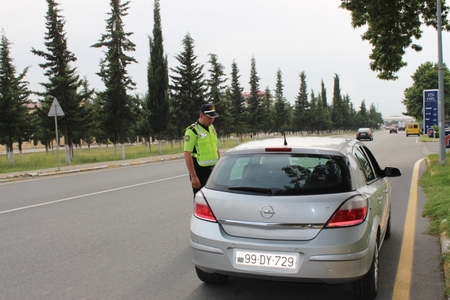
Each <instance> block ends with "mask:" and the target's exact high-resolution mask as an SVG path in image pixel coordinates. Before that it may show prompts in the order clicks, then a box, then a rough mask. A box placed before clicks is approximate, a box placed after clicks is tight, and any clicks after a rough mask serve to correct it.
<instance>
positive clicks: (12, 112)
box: [0, 31, 31, 165]
mask: <svg viewBox="0 0 450 300" xmlns="http://www.w3.org/2000/svg"><path fill="white" fill-rule="evenodd" d="M10 45H11V43H10V42H9V40H8V39H7V38H6V36H5V33H4V32H3V31H2V36H1V43H0V140H1V141H2V144H3V143H4V144H5V145H6V152H7V154H8V158H9V163H10V164H11V165H14V149H13V145H14V142H18V143H19V150H20V152H21V154H22V151H21V150H22V148H21V146H22V142H23V141H24V140H25V139H29V138H30V136H31V132H30V131H31V122H30V118H29V117H28V107H27V106H26V105H27V104H28V103H29V99H28V97H29V95H30V93H31V92H30V90H29V89H28V82H27V81H25V80H24V78H25V76H26V74H27V72H28V67H27V68H25V69H24V70H23V71H22V73H20V74H16V67H15V66H14V65H13V59H12V58H11V55H10Z"/></svg>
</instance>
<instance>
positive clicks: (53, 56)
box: [31, 0, 85, 165]
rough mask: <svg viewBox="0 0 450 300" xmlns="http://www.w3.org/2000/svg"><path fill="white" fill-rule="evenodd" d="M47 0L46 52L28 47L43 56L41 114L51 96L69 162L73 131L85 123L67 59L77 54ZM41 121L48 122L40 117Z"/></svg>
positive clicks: (52, 3) (55, 9)
mask: <svg viewBox="0 0 450 300" xmlns="http://www.w3.org/2000/svg"><path fill="white" fill-rule="evenodd" d="M47 4H48V10H47V14H46V28H47V33H46V35H45V38H44V39H45V43H44V45H45V46H46V47H47V52H45V51H41V50H36V49H34V48H32V50H31V52H32V53H33V54H35V55H38V56H41V57H43V58H44V59H45V60H46V62H45V63H42V64H39V66H40V67H41V68H42V69H44V70H45V73H44V74H45V75H46V76H47V77H48V80H49V82H47V83H41V85H42V86H43V87H44V88H45V91H44V92H42V93H38V95H40V96H43V99H42V100H41V103H42V110H43V113H42V114H41V116H42V117H45V112H48V110H49V108H50V105H51V103H52V102H53V100H54V99H55V98H56V99H57V100H58V103H59V104H60V105H61V108H62V110H63V112H64V116H62V117H58V127H59V128H61V129H62V130H61V131H62V133H63V136H64V146H65V154H66V164H67V165H69V164H70V160H71V157H72V156H73V147H72V140H73V138H74V132H75V131H77V130H78V129H79V128H80V127H81V126H83V124H85V119H84V118H85V112H84V110H83V105H81V103H82V99H81V98H80V96H79V95H78V94H77V90H78V88H79V87H80V86H81V85H82V81H81V80H80V78H79V76H78V75H76V68H72V67H71V66H70V63H72V62H75V61H76V60H77V58H76V56H75V55H74V54H73V53H72V52H70V51H69V50H68V47H67V38H66V33H65V31H64V25H65V20H64V18H63V17H62V16H61V15H60V12H61V10H60V9H59V8H58V6H59V4H58V3H56V2H55V1H54V0H47ZM47 118H48V116H47ZM42 124H49V123H48V122H47V121H45V120H43V121H42ZM57 142H59V141H57Z"/></svg>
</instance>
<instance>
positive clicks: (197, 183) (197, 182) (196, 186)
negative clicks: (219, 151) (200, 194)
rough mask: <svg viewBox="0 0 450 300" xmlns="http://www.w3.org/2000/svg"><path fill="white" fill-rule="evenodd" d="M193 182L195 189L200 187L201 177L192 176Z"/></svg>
mask: <svg viewBox="0 0 450 300" xmlns="http://www.w3.org/2000/svg"><path fill="white" fill-rule="evenodd" d="M191 184H192V187H193V188H194V189H199V188H200V187H201V183H200V179H198V177H197V176H195V177H192V178H191Z"/></svg>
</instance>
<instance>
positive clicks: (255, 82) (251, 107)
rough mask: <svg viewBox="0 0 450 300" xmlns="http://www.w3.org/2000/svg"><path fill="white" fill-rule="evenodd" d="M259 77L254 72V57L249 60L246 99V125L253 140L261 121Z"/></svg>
mask: <svg viewBox="0 0 450 300" xmlns="http://www.w3.org/2000/svg"><path fill="white" fill-rule="evenodd" d="M259 79H260V78H259V76H258V72H257V71H256V60H255V57H252V59H251V68H250V81H249V85H250V97H248V98H247V112H248V118H247V119H248V125H249V127H250V130H251V133H252V134H253V138H254V139H256V134H257V133H258V130H259V129H260V127H259V125H260V123H261V119H262V111H261V105H262V104H261V96H260V92H261V91H260V89H259Z"/></svg>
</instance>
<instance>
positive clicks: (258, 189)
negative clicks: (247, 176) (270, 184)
mask: <svg viewBox="0 0 450 300" xmlns="http://www.w3.org/2000/svg"><path fill="white" fill-rule="evenodd" d="M228 189H229V190H235V191H245V192H254V193H260V194H268V195H272V194H273V192H272V190H271V189H270V188H266V187H259V186H231V187H229V188H228Z"/></svg>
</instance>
